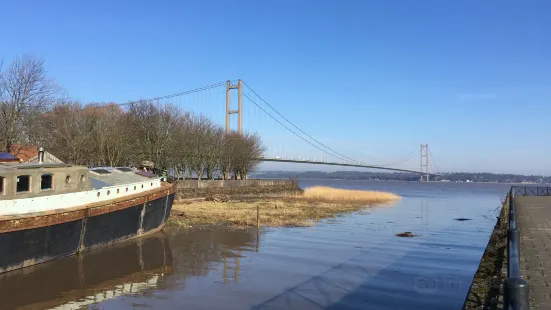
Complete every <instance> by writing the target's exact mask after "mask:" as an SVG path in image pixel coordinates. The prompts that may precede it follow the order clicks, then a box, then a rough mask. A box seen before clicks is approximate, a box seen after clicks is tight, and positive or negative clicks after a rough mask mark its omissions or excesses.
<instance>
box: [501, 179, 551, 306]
mask: <svg viewBox="0 0 551 310" xmlns="http://www.w3.org/2000/svg"><path fill="white" fill-rule="evenodd" d="M550 193H551V190H550V188H549V187H530V186H512V187H511V190H510V191H509V227H508V229H507V279H506V280H505V282H504V284H503V294H504V296H503V297H504V298H503V301H504V306H505V307H504V309H507V310H529V309H530V298H529V293H530V290H529V287H528V282H526V280H524V279H522V277H521V275H520V230H519V229H518V227H517V208H516V206H515V196H550V195H549V194H550Z"/></svg>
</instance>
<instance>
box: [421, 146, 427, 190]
mask: <svg viewBox="0 0 551 310" xmlns="http://www.w3.org/2000/svg"><path fill="white" fill-rule="evenodd" d="M419 172H421V173H422V174H421V178H420V179H419V181H421V182H422V181H423V174H425V181H427V182H428V181H429V145H428V144H421V167H420V170H419Z"/></svg>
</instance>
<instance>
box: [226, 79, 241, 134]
mask: <svg viewBox="0 0 551 310" xmlns="http://www.w3.org/2000/svg"><path fill="white" fill-rule="evenodd" d="M232 89H237V110H232V109H231V104H230V103H231V90H232ZM242 112H243V82H241V80H238V81H237V85H235V84H233V85H232V83H231V81H227V82H226V134H229V133H230V132H231V127H230V115H232V114H237V132H239V134H241V133H243V113H242Z"/></svg>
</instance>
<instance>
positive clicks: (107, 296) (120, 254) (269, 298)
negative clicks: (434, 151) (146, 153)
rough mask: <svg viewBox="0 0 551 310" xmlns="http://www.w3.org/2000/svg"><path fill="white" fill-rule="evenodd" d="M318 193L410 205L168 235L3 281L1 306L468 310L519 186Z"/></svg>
mask: <svg viewBox="0 0 551 310" xmlns="http://www.w3.org/2000/svg"><path fill="white" fill-rule="evenodd" d="M320 184H323V185H329V186H334V187H340V188H350V189H376V190H384V191H391V192H394V193H397V194H399V195H401V196H402V197H403V199H402V200H401V201H400V202H398V203H396V204H395V205H393V206H381V207H376V208H370V209H366V210H364V211H361V212H356V213H352V214H348V215H344V216H341V217H338V218H337V219H332V220H326V221H323V222H321V223H320V224H318V225H316V226H314V227H308V228H277V229H265V230H261V231H260V232H257V231H256V230H254V229H253V230H241V231H225V230H218V231H185V230H179V229H174V228H172V229H165V230H164V232H161V233H157V234H155V235H152V236H150V237H147V238H143V239H139V240H135V241H129V242H125V243H122V244H119V245H116V246H113V247H109V248H105V249H99V250H96V251H93V252H89V253H86V254H85V255H82V256H80V257H77V256H75V257H69V258H66V259H61V260H57V261H54V262H51V263H45V264H41V265H37V266H34V267H30V268H26V269H23V270H19V271H15V272H11V273H6V274H0V296H1V297H2V298H1V300H2V302H1V305H2V306H1V308H2V309H15V308H23V309H138V308H140V309H141V308H149V309H461V307H462V305H463V301H464V300H465V297H466V294H467V292H468V290H469V286H470V284H471V281H472V278H473V275H474V273H475V271H476V269H477V268H478V264H479V261H480V258H481V256H482V254H483V252H484V249H485V246H486V244H487V242H488V238H489V236H490V234H491V231H492V228H493V225H494V224H495V221H496V216H497V214H498V211H499V210H498V208H499V206H500V199H502V198H503V197H504V195H505V193H506V192H507V190H508V189H509V186H510V185H505V184H472V183H471V184H466V183H417V182H415V183H414V182H372V181H336V180H315V181H314V180H308V181H302V182H301V186H303V187H308V186H312V185H320ZM455 218H469V219H471V220H470V221H463V222H460V221H455V220H454V219H455ZM404 231H410V232H413V233H415V234H417V235H418V237H415V238H399V237H396V236H394V234H396V233H398V232H404Z"/></svg>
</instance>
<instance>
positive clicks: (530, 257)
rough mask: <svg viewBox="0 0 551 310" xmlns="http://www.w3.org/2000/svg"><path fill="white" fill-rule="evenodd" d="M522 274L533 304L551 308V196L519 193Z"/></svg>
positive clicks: (532, 305)
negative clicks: (527, 284)
mask: <svg viewBox="0 0 551 310" xmlns="http://www.w3.org/2000/svg"><path fill="white" fill-rule="evenodd" d="M515 206H516V207H517V221H518V223H517V225H518V227H519V229H520V238H521V243H520V268H521V275H522V277H523V278H524V279H526V280H527V281H528V283H529V285H530V299H531V300H530V303H531V305H530V308H531V309H551V197H516V198H515Z"/></svg>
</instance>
